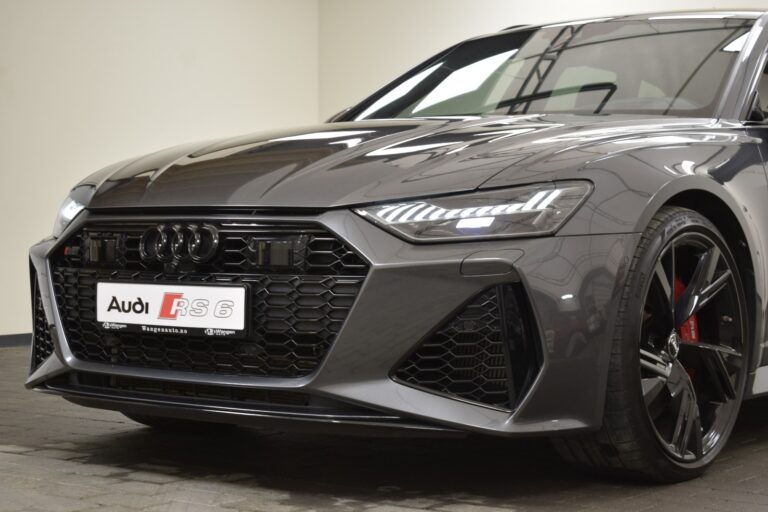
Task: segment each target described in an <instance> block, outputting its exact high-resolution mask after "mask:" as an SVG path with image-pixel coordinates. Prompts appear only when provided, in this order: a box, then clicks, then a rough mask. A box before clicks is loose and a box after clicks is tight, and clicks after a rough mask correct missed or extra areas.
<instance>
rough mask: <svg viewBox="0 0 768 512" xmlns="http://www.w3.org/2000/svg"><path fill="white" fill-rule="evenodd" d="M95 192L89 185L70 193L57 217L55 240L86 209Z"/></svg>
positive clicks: (54, 230)
mask: <svg viewBox="0 0 768 512" xmlns="http://www.w3.org/2000/svg"><path fill="white" fill-rule="evenodd" d="M94 191H95V188H94V187H92V186H90V185H89V186H82V187H77V188H75V189H73V190H72V192H70V193H69V195H68V196H67V198H66V199H65V200H64V202H63V203H61V207H60V208H59V213H58V215H56V222H55V223H54V225H53V236H54V237H55V238H58V237H59V236H61V234H62V233H63V232H64V230H65V229H66V228H67V226H69V224H70V222H72V221H73V220H75V217H77V216H78V215H79V214H80V212H81V211H83V210H84V209H85V207H86V206H87V205H88V203H89V202H90V200H91V197H92V196H93V192H94Z"/></svg>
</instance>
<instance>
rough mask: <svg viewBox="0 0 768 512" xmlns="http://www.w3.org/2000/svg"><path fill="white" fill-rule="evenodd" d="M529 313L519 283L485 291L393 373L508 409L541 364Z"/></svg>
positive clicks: (422, 385)
mask: <svg viewBox="0 0 768 512" xmlns="http://www.w3.org/2000/svg"><path fill="white" fill-rule="evenodd" d="M530 315H531V312H530V310H529V308H528V304H527V300H526V298H525V295H524V293H523V292H522V289H521V288H520V286H519V285H516V284H511V285H502V286H495V287H493V288H491V289H488V290H486V291H484V292H483V293H482V294H480V295H479V296H477V297H476V298H474V299H473V300H472V301H471V302H469V303H468V304H467V305H466V306H464V308H463V309H462V310H461V311H460V312H459V313H458V314H456V315H455V316H454V317H453V318H452V319H450V320H449V321H447V322H446V323H445V324H443V325H442V326H441V327H440V328H439V329H438V330H437V331H436V332H435V333H434V334H432V335H431V336H430V337H429V338H427V339H426V340H424V341H423V342H422V343H421V344H419V345H418V346H417V348H416V350H415V351H414V352H413V353H411V354H410V355H409V356H408V357H407V358H406V360H405V361H404V362H403V363H402V364H401V365H400V366H399V367H398V368H397V369H396V371H395V372H394V377H395V379H396V380H398V381H400V382H403V383H406V384H410V385H413V386H417V387H420V388H425V389H427V390H429V391H433V392H437V393H440V394H444V395H448V396H451V397H456V398H460V399H462V400H468V401H471V402H478V403H481V404H485V405H490V406H493V407H497V408H501V409H505V410H512V409H514V408H515V406H516V405H517V404H518V403H519V400H520V399H521V398H522V397H523V396H524V394H525V392H526V391H527V389H528V388H529V387H530V384H531V383H532V382H533V379H534V378H535V376H536V374H537V373H538V370H539V368H540V363H539V361H540V356H539V346H538V342H537V341H536V336H535V331H534V330H533V329H532V328H531V321H532V320H531V316H530Z"/></svg>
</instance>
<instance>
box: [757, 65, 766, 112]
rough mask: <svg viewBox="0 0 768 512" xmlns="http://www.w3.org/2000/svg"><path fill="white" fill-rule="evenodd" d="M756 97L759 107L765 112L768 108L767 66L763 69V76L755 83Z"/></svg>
mask: <svg viewBox="0 0 768 512" xmlns="http://www.w3.org/2000/svg"><path fill="white" fill-rule="evenodd" d="M757 98H758V100H759V101H760V108H761V109H762V111H763V112H764V113H765V112H766V110H768V66H767V67H766V68H765V69H764V70H763V76H762V77H760V82H758V84H757Z"/></svg>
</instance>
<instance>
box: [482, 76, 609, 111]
mask: <svg viewBox="0 0 768 512" xmlns="http://www.w3.org/2000/svg"><path fill="white" fill-rule="evenodd" d="M616 89H617V87H616V84H614V83H611V82H596V83H593V84H584V85H577V86H574V87H563V88H560V89H552V90H549V91H541V92H536V93H533V94H527V95H525V96H518V97H517V98H512V99H509V100H504V101H502V102H500V103H499V104H498V105H497V106H496V109H497V110H498V109H500V108H506V107H509V111H508V112H507V114H510V115H511V114H513V112H512V107H514V106H515V105H518V104H520V103H528V106H526V108H524V109H523V112H522V113H523V114H525V113H527V112H528V108H529V107H530V103H532V102H534V101H536V100H544V99H547V98H554V97H555V96H567V95H569V94H580V93H583V92H592V91H603V90H605V91H606V94H605V97H604V98H603V100H602V101H601V102H600V104H599V105H598V106H597V108H596V109H595V111H594V112H593V114H599V113H600V112H601V111H602V110H603V108H605V105H606V104H607V103H608V101H609V100H610V99H611V97H612V96H613V94H614V93H615V92H616Z"/></svg>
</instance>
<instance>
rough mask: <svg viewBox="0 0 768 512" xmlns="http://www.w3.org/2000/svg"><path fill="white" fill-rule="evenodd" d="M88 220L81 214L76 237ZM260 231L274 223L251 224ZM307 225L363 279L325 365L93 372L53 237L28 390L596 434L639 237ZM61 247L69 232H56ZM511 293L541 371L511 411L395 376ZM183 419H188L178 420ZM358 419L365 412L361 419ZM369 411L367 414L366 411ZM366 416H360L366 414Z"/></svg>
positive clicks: (41, 268)
mask: <svg viewBox="0 0 768 512" xmlns="http://www.w3.org/2000/svg"><path fill="white" fill-rule="evenodd" d="M89 215H90V217H91V218H95V217H96V216H95V215H92V214H88V213H84V214H82V215H81V216H79V217H78V219H77V220H76V221H75V222H74V223H73V225H72V226H70V228H69V229H68V230H67V231H68V233H69V232H73V231H74V230H77V229H79V228H80V226H82V225H83V224H84V223H86V222H87V221H88V219H89ZM259 220H263V221H265V222H268V221H270V220H272V221H275V220H284V218H280V217H259ZM291 220H294V221H306V222H317V223H320V224H321V225H323V226H324V227H325V228H327V229H328V230H329V231H331V232H333V233H335V234H336V235H337V236H338V237H339V238H340V239H342V240H344V241H345V242H346V243H348V244H349V245H350V246H352V247H353V248H354V249H355V250H356V251H357V252H358V253H359V254H361V255H362V256H364V257H365V258H366V259H367V260H368V261H369V262H370V271H369V273H368V275H367V277H366V279H365V282H364V284H363V287H362V289H361V291H360V293H359V295H358V297H357V299H356V302H355V303H354V306H353V307H352V310H351V312H350V314H349V316H348V318H347V320H346V322H345V323H344V325H343V327H342V329H341V331H340V332H339V333H338V336H337V338H336V339H335V342H334V344H333V346H332V347H331V349H330V351H329V353H328V354H327V356H326V357H325V359H324V361H323V363H322V365H321V366H320V367H319V368H318V370H317V371H315V372H313V373H312V374H310V375H307V376H303V377H299V378H274V377H253V376H238V375H215V374H201V373H193V372H186V371H184V372H182V371H172V370H159V369H149V368H137V367H127V366H118V365H111V364H101V363H91V362H86V361H82V360H80V359H77V358H76V357H75V356H74V355H73V353H72V351H71V350H70V348H69V346H68V344H67V341H66V335H65V332H64V329H63V328H62V322H61V318H60V317H59V313H58V310H57V308H56V307H55V305H54V303H53V299H52V297H53V296H54V294H53V284H52V280H51V272H50V267H49V260H48V255H49V253H50V252H51V250H52V249H53V248H54V247H55V244H56V241H55V240H46V241H43V242H41V243H39V244H37V245H36V246H34V247H33V248H32V249H31V251H30V257H31V262H32V266H33V270H34V273H35V274H36V277H37V279H38V282H39V283H41V285H40V291H41V297H42V304H43V308H44V312H45V317H46V319H47V321H48V323H50V324H53V325H54V328H53V330H52V338H53V343H54V349H55V350H54V354H53V355H52V356H51V357H49V358H48V359H47V360H46V361H45V362H44V363H43V364H42V365H40V366H39V367H38V368H37V369H36V370H35V371H34V372H33V373H32V374H31V375H30V377H29V379H28V381H27V383H26V384H27V386H28V387H29V388H35V389H40V390H45V391H50V392H56V393H59V394H62V395H64V396H66V397H67V398H69V399H71V400H73V401H77V402H79V403H82V404H84V405H92V406H97V407H104V408H111V409H118V410H134V411H135V410H137V409H140V410H141V411H143V412H145V413H146V412H147V410H151V411H153V413H156V414H173V415H175V416H185V415H186V416H189V415H193V416H199V415H200V414H202V415H204V416H206V419H210V417H214V418H216V419H217V420H219V421H233V422H238V423H243V422H245V421H246V420H245V418H249V420H248V421H257V422H260V421H263V422H267V421H269V422H271V423H273V422H275V421H277V422H281V421H285V422H289V421H294V420H298V421H301V422H313V421H314V422H318V423H322V422H331V423H347V424H350V425H356V424H357V425H360V426H364V425H368V424H378V425H381V424H385V425H390V426H398V425H400V426H402V427H403V428H413V429H416V430H419V429H424V430H429V429H433V430H435V431H440V430H462V431H476V432H483V433H489V434H499V435H531V434H543V433H552V432H567V431H576V430H583V429H594V428H597V427H598V426H599V425H600V422H601V418H602V411H603V400H604V395H605V383H606V378H607V368H608V359H609V354H610V346H611V339H612V336H613V324H612V319H613V318H615V315H616V308H617V307H618V300H617V297H618V292H619V290H621V286H622V285H623V281H624V278H625V273H626V270H627V265H628V263H629V261H630V260H631V254H632V252H633V251H634V248H635V245H636V243H637V239H638V235H636V234H612V235H590V236H569V237H557V236H556V237H547V238H535V239H525V240H513V241H509V240H507V241H494V242H477V243H456V244H432V245H411V244H408V243H405V242H403V241H401V240H399V239H397V238H396V237H394V236H392V235H389V234H388V233H385V232H384V231H382V230H380V229H379V228H377V227H375V226H373V225H372V224H370V223H368V222H367V221H365V220H363V219H361V218H359V217H358V216H356V215H355V214H353V213H351V212H349V211H342V210H337V211H330V212H326V213H324V214H322V215H319V216H310V217H293V216H292V217H291ZM64 236H66V233H65V235H64ZM510 282H521V283H522V286H524V288H525V290H526V292H527V295H528V298H529V300H530V302H531V306H532V309H533V315H534V320H535V322H534V324H535V325H536V327H537V329H538V337H539V339H540V342H541V348H542V364H541V370H540V372H539V374H538V376H537V377H536V379H535V381H534V382H533V384H532V385H531V386H530V388H529V390H528V391H527V393H526V395H525V396H524V397H523V398H522V400H521V401H520V402H519V404H518V406H517V407H516V408H515V410H514V411H503V410H498V409H496V408H492V407H487V406H483V405H481V404H476V403H471V402H467V401H462V400H457V399H455V398H451V397H446V396H442V395H439V394H435V393H431V392H428V391H425V390H423V389H417V388H414V387H410V386H407V385H404V384H402V383H400V382H397V381H396V380H394V379H392V378H391V374H392V371H393V368H395V367H396V365H397V364H398V363H399V362H401V361H402V360H403V358H404V357H405V356H407V355H408V354H409V353H410V352H411V351H412V350H413V349H414V347H415V346H417V345H418V344H419V342H420V341H422V340H423V339H424V338H425V337H426V336H428V335H429V334H430V333H431V332H433V331H434V330H435V328H436V327H437V326H439V325H440V324H442V323H443V322H444V321H445V320H446V319H447V318H450V316H451V315H452V314H453V313H455V311H456V310H457V309H458V308H460V307H461V306H462V305H463V304H465V303H467V302H468V301H469V300H470V299H471V298H472V297H475V296H477V295H478V294H479V293H480V292H482V291H483V290H486V289H488V288H489V287H492V286H494V285H500V284H507V283H510ZM71 372H85V373H88V374H102V375H111V376H121V377H126V378H141V379H157V380H162V381H167V382H178V383H193V384H206V385H212V386H227V387H234V388H243V389H269V390H286V391H295V392H301V393H304V394H307V395H310V396H313V397H318V399H326V400H332V401H334V403H342V404H349V406H350V407H351V408H353V409H354V410H353V412H351V413H346V412H345V413H336V412H329V410H324V411H323V412H321V413H319V414H316V415H314V416H313V415H311V414H310V415H306V414H305V415H304V416H301V413H299V415H298V416H297V414H295V413H291V414H287V412H290V411H286V410H285V409H269V408H267V409H259V410H253V409H248V410H240V409H237V408H234V407H232V408H228V407H226V406H223V407H214V406H210V405H205V406H203V405H200V404H199V403H196V402H193V401H184V400H183V399H182V400H174V401H173V402H161V403H158V402H153V401H151V400H147V399H142V398H141V397H129V396H127V395H124V396H120V395H119V394H117V395H110V396H104V395H100V394H97V393H92V392H88V391H87V390H83V389H79V390H78V389H73V388H66V387H61V386H58V387H57V386H55V385H54V383H55V382H56V381H57V379H55V378H56V377H59V379H58V380H61V376H63V375H66V374H69V373H71ZM185 411H186V412H185ZM365 411H368V412H365ZM374 412H375V413H374ZM369 413H370V414H369Z"/></svg>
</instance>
